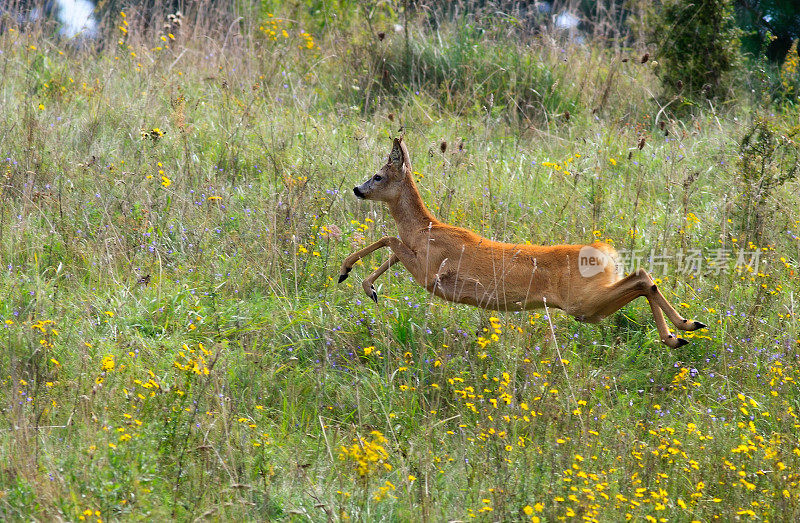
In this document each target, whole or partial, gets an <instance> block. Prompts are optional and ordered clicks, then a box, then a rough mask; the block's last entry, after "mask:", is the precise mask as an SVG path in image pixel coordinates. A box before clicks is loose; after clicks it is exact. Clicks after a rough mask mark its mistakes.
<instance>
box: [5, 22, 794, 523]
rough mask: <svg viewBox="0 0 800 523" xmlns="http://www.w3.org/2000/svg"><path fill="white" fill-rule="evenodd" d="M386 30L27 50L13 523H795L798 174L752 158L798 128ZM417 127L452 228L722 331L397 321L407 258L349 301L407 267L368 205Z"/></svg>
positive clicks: (11, 322)
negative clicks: (572, 265)
mask: <svg viewBox="0 0 800 523" xmlns="http://www.w3.org/2000/svg"><path fill="white" fill-rule="evenodd" d="M381 13H383V15H382V17H376V18H375V19H372V18H365V20H366V21H364V20H359V19H357V20H350V21H348V24H349V25H348V26H347V29H348V31H349V33H348V32H345V31H344V30H343V29H342V26H336V25H328V26H326V25H325V24H324V23H323V21H327V20H328V18H327V16H328V15H329V14H328V13H322V14H319V13H317V14H312V15H303V13H302V12H292V13H286V14H283V13H279V12H267V11H264V10H260V9H256V8H252V9H248V10H244V11H243V12H242V13H240V14H241V15H242V17H241V19H239V20H238V21H236V22H235V23H230V25H229V23H228V22H229V20H228V19H224V18H220V20H218V21H217V22H219V23H215V21H214V20H212V21H208V19H207V18H202V19H201V17H200V16H199V15H197V17H196V18H192V16H191V15H190V16H188V17H187V19H188V20H189V21H187V23H185V24H184V27H183V29H182V32H181V33H178V34H173V35H172V36H169V35H159V34H158V33H157V31H156V30H155V29H153V28H149V27H148V26H145V25H144V24H141V23H140V22H137V19H136V18H135V16H134V14H132V13H125V14H124V16H123V14H120V15H119V16H115V17H114V18H113V20H111V21H112V22H113V24H114V25H113V27H114V28H116V29H113V28H112V29H109V31H111V32H113V34H111V35H109V37H108V39H107V40H108V43H107V45H105V46H104V47H103V48H102V49H98V50H92V49H88V48H83V49H76V48H74V47H73V46H71V45H70V44H69V43H68V42H63V41H59V40H58V39H57V38H55V37H53V36H52V31H49V32H48V27H47V26H46V25H42V26H36V27H28V28H23V27H15V26H9V27H7V28H6V29H5V32H3V33H2V34H0V50H1V51H2V54H0V68H2V75H3V81H2V87H0V97H1V98H2V104H3V107H4V109H3V118H2V122H0V143H2V151H0V153H2V154H0V170H1V171H2V172H0V258H1V259H2V266H1V267H0V269H1V270H0V322H2V324H3V325H2V329H1V330H0V340H2V344H1V346H2V348H3V349H2V351H0V420H1V421H2V424H1V426H0V457H2V465H0V470H2V473H0V515H2V517H3V519H5V520H32V519H33V520H59V519H63V520H70V521H76V520H86V521H97V520H119V519H145V518H147V519H151V518H153V519H157V520H163V519H169V518H175V519H179V520H189V519H192V520H194V519H220V520H227V519H246V520H273V519H298V520H302V519H311V520H324V519H331V520H344V519H359V520H365V521H366V520H369V521H371V520H397V521H405V520H433V521H439V520H452V519H470V518H474V519H479V520H486V521H491V520H523V519H525V520H529V519H532V520H534V521H536V520H537V519H541V520H542V521H553V520H561V519H564V520H568V521H571V520H598V521H619V520H623V519H633V520H636V521H645V520H648V521H656V520H657V521H668V520H676V521H689V520H699V521H707V520H713V519H723V520H731V519H734V518H737V517H740V518H743V519H747V518H752V519H772V520H794V519H796V517H797V514H798V506H799V504H800V485H799V483H798V482H800V470H799V468H798V467H800V441H798V429H799V428H800V421H798V410H800V395H799V394H798V393H799V392H800V391H799V390H798V383H797V382H798V380H800V376H798V374H800V361H798V351H799V350H800V332H799V330H800V329H799V327H800V324H798V321H799V320H800V318H798V316H797V314H798V312H797V310H796V307H797V304H796V302H797V298H798V291H800V285H799V284H798V276H797V272H798V260H799V259H800V243H799V242H798V235H800V216H798V208H799V206H800V198H798V190H797V180H796V179H791V178H790V179H788V180H783V181H782V182H781V183H775V184H773V186H771V187H769V192H768V194H766V195H765V196H764V198H761V196H762V195H763V194H762V193H761V192H759V193H758V195H759V198H758V202H757V203H758V205H755V206H753V205H747V204H748V203H751V202H750V201H749V200H747V201H746V200H745V198H748V196H747V195H751V197H752V194H753V191H754V190H756V189H759V186H758V184H759V183H760V182H763V181H764V180H765V179H768V180H773V179H778V178H780V176H779V174H780V172H786V169H788V167H787V165H788V164H787V162H788V163H791V158H792V156H791V153H792V151H796V149H794V147H795V146H794V143H793V142H792V141H791V139H788V142H785V143H784V142H781V145H780V146H776V147H778V149H777V150H778V152H775V151H773V152H772V153H770V152H769V150H765V149H760V150H759V152H756V153H752V152H750V151H749V150H743V149H742V148H741V147H740V140H741V138H742V136H743V135H744V134H745V133H746V132H747V130H748V129H750V128H752V126H753V125H755V124H756V122H757V121H766V122H768V123H769V125H768V129H771V130H772V131H770V132H774V136H773V138H775V137H780V136H784V137H786V136H792V134H791V133H792V132H794V131H793V128H792V125H793V124H794V123H795V122H796V121H797V117H798V114H797V111H796V110H795V109H793V108H791V107H783V108H781V107H776V106H771V105H759V104H758V103H757V102H756V101H754V100H753V99H752V98H751V97H748V96H746V95H745V94H741V95H740V98H739V99H738V100H737V103H733V104H729V105H728V106H726V107H724V108H715V107H714V106H713V104H709V105H708V106H703V107H700V106H698V107H696V108H695V109H694V110H693V111H689V112H688V114H690V115H692V116H686V117H684V118H683V119H681V120H677V119H672V118H670V112H669V110H667V111H663V112H662V111H660V110H659V109H660V106H659V105H658V100H657V98H656V96H657V92H658V86H657V83H656V81H655V76H654V74H653V71H652V68H653V67H657V65H652V64H650V63H648V64H641V63H640V61H639V60H637V59H636V58H638V56H639V53H640V50H639V49H638V48H633V49H618V50H615V51H609V50H607V49H603V48H600V47H598V46H592V45H583V46H579V45H575V44H570V43H569V42H567V41H564V40H560V39H559V38H557V37H555V36H541V35H540V36H530V35H529V36H528V37H524V38H523V37H522V36H519V35H518V34H517V33H514V31H516V29H514V28H513V27H512V28H511V29H509V28H508V27H506V26H503V25H502V24H503V23H504V22H502V21H498V20H496V19H491V18H489V19H481V20H478V21H476V20H466V21H465V20H461V21H459V20H455V21H451V22H450V25H447V24H444V25H441V26H440V27H438V28H437V29H436V30H434V29H433V28H432V27H431V25H430V23H429V21H426V20H425V19H423V18H421V19H418V20H412V21H410V22H409V23H410V27H411V29H410V38H413V42H409V44H413V45H409V47H408V49H409V54H406V51H405V50H406V46H405V41H404V38H405V37H404V33H402V32H399V33H394V32H392V30H391V24H392V23H394V22H404V18H403V17H402V15H397V14H394V15H392V14H391V13H390V12H388V11H381ZM393 16H394V18H392V17H393ZM223 20H224V21H225V22H226V23H223ZM301 20H302V21H301ZM192 21H195V22H196V23H192ZM200 21H202V22H203V23H200ZM467 23H470V24H476V23H481V24H484V25H485V27H486V28H487V30H486V32H485V37H482V38H484V40H482V39H481V38H479V37H477V36H475V35H474V34H471V33H463V34H460V33H459V31H460V30H461V29H463V27H462V26H461V25H459V24H467ZM381 24H383V25H381ZM475 27H476V26H474V25H473V26H472V28H471V29H470V30H474V29H475ZM378 30H381V32H384V31H385V32H386V33H385V36H384V38H383V39H377V38H376V37H375V35H376V33H377V31H378ZM284 31H286V33H285V34H284V33H283V32H284ZM481 34H484V33H481ZM160 36H165V38H164V39H162V38H160ZM173 37H174V39H173ZM469 38H473V39H474V41H471V42H467V40H468V39H469ZM465 42H467V43H465ZM484 42H485V46H486V47H485V49H487V50H488V51H487V53H488V54H483V49H484V47H483V45H484ZM459 46H460V47H459ZM504 47H505V48H506V54H503V53H502V52H501V51H502V50H503V48H504ZM387 57H388V61H386V62H384V61H383V60H384V59H386V58H387ZM623 58H630V59H629V60H627V61H623V60H622V59H623ZM402 60H411V62H409V63H410V64H411V69H410V71H411V73H412V74H411V76H404V74H407V72H408V71H409V69H408V65H409V63H406V62H403V61H402ZM384 63H387V64H389V65H387V66H386V67H387V69H386V70H387V71H388V73H384V72H383V70H384V69H382V68H381V67H382V66H381V65H380V64H384ZM376 64H378V65H376ZM404 67H405V68H406V69H404ZM493 67H494V69H493ZM515 67H516V68H518V70H517V69H514V68H515ZM404 70H405V71H406V73H404V72H403V71H404ZM509 71H518V72H519V75H517V76H514V75H511V74H509ZM454 72H460V73H461V74H463V77H462V78H460V79H459V80H458V83H457V84H453V83H448V82H449V81H450V80H451V78H450V75H451V74H454ZM515 74H516V73H515ZM387 75H388V77H387ZM414 75H416V76H414ZM489 78H494V80H492V81H488V79H489ZM518 80H519V81H518ZM534 91H535V92H534ZM520 102H522V103H520ZM566 111H568V112H569V114H566ZM759 119H761V120H759ZM662 122H663V125H662ZM401 126H402V127H403V129H404V132H405V139H406V141H407V144H408V147H409V150H410V151H411V155H412V162H413V166H414V169H415V175H416V176H417V179H418V185H419V186H420V188H421V191H422V193H423V198H424V199H425V201H426V202H427V203H428V205H429V206H430V207H431V209H432V211H433V212H434V213H435V214H436V215H437V216H439V217H440V218H442V219H444V220H445V221H448V222H451V223H455V224H458V225H461V226H465V227H469V228H471V229H472V230H474V231H476V232H478V233H480V234H482V235H484V236H488V237H492V238H497V239H502V240H506V241H519V242H523V241H528V240H529V241H531V242H534V243H546V244H555V243H567V242H573V243H590V242H592V241H596V240H599V241H608V242H610V243H613V244H614V245H615V246H616V247H617V248H618V249H620V250H621V251H624V252H628V253H633V254H634V255H635V256H638V257H639V258H640V259H639V260H638V263H639V264H640V265H642V266H644V267H646V268H649V269H651V270H652V272H653V273H654V276H655V277H657V278H659V281H660V286H661V288H662V290H663V291H664V292H665V294H666V295H667V297H668V299H670V300H671V301H673V302H674V303H675V304H676V305H677V306H678V307H679V308H680V309H681V312H682V313H683V314H684V315H685V316H687V317H691V318H696V319H698V320H701V321H703V322H705V323H707V324H708V325H709V328H708V329H707V330H702V331H699V332H697V333H687V334H686V337H687V339H688V340H689V341H690V342H691V343H690V344H689V345H687V346H684V347H681V348H679V349H675V350H669V349H666V348H665V347H664V346H663V345H661V344H660V343H659V342H658V335H657V333H656V329H655V326H654V323H653V321H652V317H651V314H650V312H649V308H648V307H647V304H646V302H645V301H644V300H637V301H635V302H633V303H631V304H630V305H628V306H626V307H625V308H624V309H623V310H622V311H620V312H619V313H617V314H615V315H614V316H612V317H610V318H608V319H606V320H605V321H603V322H602V323H601V324H597V325H587V324H582V323H579V322H577V321H575V320H574V319H572V318H570V317H568V316H566V315H564V314H561V313H560V312H558V311H554V310H549V311H533V312H531V313H494V312H491V311H483V310H479V309H475V308H471V307H467V306H462V305H453V304H449V303H446V302H443V301H441V300H438V299H436V298H432V297H430V296H429V295H428V294H426V293H425V292H424V291H423V290H422V289H421V288H420V287H418V286H417V285H416V284H414V283H413V282H412V281H411V280H410V276H409V274H408V273H407V272H406V271H404V270H403V269H402V268H400V267H399V266H396V267H395V268H393V270H391V271H389V272H387V274H386V275H384V276H383V277H382V278H381V279H380V280H378V284H377V285H376V287H377V291H378V296H379V304H378V305H377V306H376V305H375V304H373V303H372V301H370V300H369V299H367V297H366V296H364V295H363V292H362V290H361V288H360V285H359V284H358V283H359V280H360V278H362V277H364V276H366V275H367V274H368V272H369V271H370V270H372V269H374V268H377V266H378V265H379V264H380V263H381V262H382V261H383V260H384V259H385V258H386V257H387V256H388V253H379V254H375V255H373V256H371V257H369V258H368V259H365V260H364V263H363V264H362V263H359V264H358V265H356V267H355V268H354V270H353V273H352V275H351V278H350V279H349V280H347V281H346V282H345V283H343V284H341V285H338V286H337V285H336V277H337V275H338V270H339V265H340V263H341V261H342V259H343V258H344V257H345V256H346V255H347V254H349V253H350V252H352V251H353V250H355V249H356V248H358V247H359V246H362V245H365V244H366V243H368V242H370V241H374V240H375V239H377V238H379V237H381V236H383V235H387V234H388V235H394V234H395V232H394V231H395V226H394V223H393V222H392V221H391V218H390V216H389V215H388V213H387V212H386V209H385V208H383V207H382V206H381V205H379V204H376V203H373V202H362V201H359V200H357V199H356V198H355V197H354V196H353V195H352V192H351V190H350V189H351V187H352V186H353V185H355V184H357V183H361V182H362V181H363V180H365V179H366V178H367V177H368V176H369V175H371V174H372V173H373V172H374V171H375V170H376V169H377V168H378V167H379V166H380V165H381V164H382V162H383V161H385V156H386V154H387V153H388V151H389V147H390V144H391V138H392V137H393V136H395V135H397V133H398V130H399V128H400V127H401ZM642 138H644V139H645V141H644V144H643V146H642V147H639V144H640V141H641V139H642ZM775 139H776V140H777V139H778V138H775ZM765 151H766V152H765ZM747 154H754V155H755V156H753V157H748V158H749V160H750V161H747V162H743V161H742V157H744V156H745V155H747ZM795 157H796V156H795ZM754 158H755V159H756V160H758V161H753V160H754ZM756 164H757V165H759V166H760V168H761V169H762V171H759V172H755V173H754V172H751V171H747V172H746V173H743V172H742V169H745V168H746V169H751V170H752V169H755V168H754V167H752V166H753V165H756ZM743 166H745V167H743ZM746 166H749V167H746ZM776 173H777V174H776ZM744 175H746V176H744ZM765 176H766V177H768V178H765ZM745 180H751V182H747V183H749V184H750V185H747V184H746V182H745ZM753 184H755V186H756V187H755V189H754V185H753ZM762 185H763V184H762ZM742 209H746V210H747V215H743V214H742ZM753 213H759V220H760V223H763V227H761V230H759V231H758V233H757V234H755V233H754V231H753V230H751V229H748V228H747V224H749V223H752V218H753ZM748 220H749V221H748ZM679 253H682V254H683V258H680V257H679V256H678V254H679ZM756 262H757V265H756ZM687 267H688V269H687ZM695 268H697V269H698V270H694V269H695ZM689 269H691V270H689ZM551 326H552V327H551ZM551 329H552V333H553V334H554V335H555V338H556V340H557V342H558V343H557V344H555V345H554V344H548V343H546V341H545V340H546V339H547V337H548V336H549V335H550V333H551Z"/></svg>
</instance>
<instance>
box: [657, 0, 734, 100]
mask: <svg viewBox="0 0 800 523" xmlns="http://www.w3.org/2000/svg"><path fill="white" fill-rule="evenodd" d="M650 26H651V31H652V33H651V34H652V39H653V41H654V42H655V43H656V45H657V46H658V48H657V56H656V58H657V60H658V61H659V62H660V67H659V68H658V76H659V78H660V80H661V82H662V85H663V87H664V90H665V94H666V95H668V96H674V95H683V96H684V97H686V98H689V99H693V98H694V99H697V98H701V97H708V98H724V97H726V95H727V94H728V93H729V91H730V85H731V79H732V75H730V74H729V73H731V72H732V71H733V70H734V69H735V68H736V66H737V65H738V63H739V61H740V54H739V36H740V31H739V29H737V27H736V22H735V19H734V16H733V8H732V1H731V0H700V1H698V2H693V1H689V0H664V2H663V4H662V6H661V9H660V10H658V13H657V17H651V20H650Z"/></svg>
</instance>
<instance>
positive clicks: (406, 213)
mask: <svg viewBox="0 0 800 523" xmlns="http://www.w3.org/2000/svg"><path fill="white" fill-rule="evenodd" d="M389 212H390V213H392V218H394V221H395V222H396V223H397V232H398V233H399V234H400V239H401V240H403V241H404V242H406V240H407V239H410V237H411V236H412V235H414V234H415V233H416V232H418V231H419V230H420V229H426V228H428V226H429V225H430V224H431V223H434V224H435V223H438V220H437V219H436V218H435V217H434V216H433V214H431V212H430V211H429V210H428V208H427V207H425V202H423V201H422V197H421V196H420V195H419V191H418V190H417V188H416V186H415V185H414V183H413V181H412V182H411V187H410V190H408V191H404V192H403V194H402V196H400V198H398V199H397V200H395V201H393V202H389Z"/></svg>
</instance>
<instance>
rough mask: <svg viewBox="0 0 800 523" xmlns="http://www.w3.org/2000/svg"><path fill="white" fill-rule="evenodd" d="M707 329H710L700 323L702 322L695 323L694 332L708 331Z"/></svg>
mask: <svg viewBox="0 0 800 523" xmlns="http://www.w3.org/2000/svg"><path fill="white" fill-rule="evenodd" d="M707 328H708V325H706V324H705V323H703V322H700V321H695V322H694V330H699V329H707Z"/></svg>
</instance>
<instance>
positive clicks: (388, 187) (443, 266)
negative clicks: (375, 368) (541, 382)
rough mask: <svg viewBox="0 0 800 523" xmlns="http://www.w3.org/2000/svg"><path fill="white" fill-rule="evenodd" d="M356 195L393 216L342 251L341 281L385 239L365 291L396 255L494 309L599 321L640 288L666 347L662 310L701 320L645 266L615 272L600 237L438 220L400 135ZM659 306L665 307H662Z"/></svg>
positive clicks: (688, 324) (428, 284)
mask: <svg viewBox="0 0 800 523" xmlns="http://www.w3.org/2000/svg"><path fill="white" fill-rule="evenodd" d="M353 191H354V192H355V194H356V196H358V197H360V198H365V199H369V200H378V201H384V202H386V203H387V204H388V206H389V212H391V214H392V217H393V218H394V220H395V222H396V223H397V231H398V234H399V236H400V238H399V239H398V238H396V237H391V236H386V237H384V238H381V239H380V240H378V241H377V242H375V243H373V244H372V245H370V246H368V247H366V248H364V249H362V250H360V251H358V252H355V253H353V254H351V255H350V256H348V257H347V258H346V259H345V260H344V262H343V263H342V268H341V271H340V276H339V281H340V282H341V281H343V280H344V279H345V278H346V277H347V275H348V274H349V272H350V270H351V269H352V267H353V264H354V263H355V262H356V261H358V260H359V259H361V258H363V257H364V256H366V255H367V254H369V253H371V252H373V251H375V250H377V249H380V248H382V247H389V248H390V249H391V250H392V255H391V257H390V258H389V259H388V260H386V262H384V263H383V264H382V265H381V266H380V268H378V270H376V271H375V272H374V273H372V274H371V275H369V276H368V277H367V278H366V279H365V280H364V283H363V288H364V292H366V293H367V296H369V297H370V298H372V299H373V300H375V301H376V302H377V301H378V297H377V294H376V292H375V288H374V286H373V283H374V282H375V280H376V279H377V278H378V277H379V276H380V275H381V274H383V273H384V272H386V270H387V269H388V268H389V267H391V266H392V265H394V264H395V263H397V262H398V261H399V262H401V263H402V264H403V265H404V266H405V267H406V269H408V271H409V272H410V273H411V275H412V276H413V277H414V279H415V280H416V281H417V282H418V283H419V284H420V285H422V286H423V287H424V288H425V289H427V290H428V291H429V292H432V293H434V294H435V295H436V296H439V297H441V298H444V299H445V300H448V301H452V302H456V303H465V304H468V305H475V306H478V307H483V308H485V309H493V310H526V309H534V308H539V307H543V306H544V305H545V302H546V304H547V305H548V306H551V307H557V308H559V309H562V310H564V311H565V312H567V313H568V314H571V315H572V316H575V317H576V318H577V319H578V320H580V321H587V322H597V321H600V320H601V319H603V318H604V317H606V316H608V315H609V314H611V313H613V312H615V311H617V310H618V309H619V308H620V307H622V306H623V305H625V304H627V303H628V302H630V301H632V300H634V299H636V298H638V297H640V296H644V297H645V298H647V300H648V302H649V303H650V308H651V310H652V312H653V316H654V318H655V321H656V327H657V328H658V332H659V336H660V337H661V341H662V342H664V343H665V344H667V345H668V346H670V347H678V346H681V345H683V344H685V343H686V341H685V340H683V339H679V338H676V337H675V336H673V335H672V334H670V332H669V328H668V327H667V324H666V321H665V320H664V314H663V313H666V315H667V317H668V318H669V319H670V321H672V323H673V324H675V326H676V327H677V328H678V329H681V330H696V329H700V328H704V327H705V325H704V324H702V323H700V322H697V321H689V320H686V319H685V318H683V317H682V316H681V315H680V314H678V312H677V311H676V310H675V308H674V307H672V305H670V304H669V302H667V300H666V298H664V296H663V295H662V294H661V292H660V291H659V290H658V288H657V287H656V285H655V283H654V282H653V279H652V278H651V277H650V275H649V274H647V272H646V271H644V270H643V269H639V270H638V271H636V272H634V273H633V274H631V275H629V276H627V277H625V278H621V276H620V275H619V273H618V272H617V268H616V265H615V262H614V260H615V259H616V256H617V253H616V251H615V250H614V249H613V248H612V247H611V246H609V245H608V244H604V243H595V244H592V245H591V246H586V245H553V246H543V245H526V244H512V243H501V242H496V241H493V240H489V239H487V238H482V237H480V236H478V235H477V234H475V233H474V232H472V231H469V230H467V229H463V228H461V227H455V226H452V225H448V224H446V223H443V222H440V221H439V220H437V219H436V218H435V217H434V216H433V215H432V214H431V213H430V211H428V209H427V207H425V204H424V203H423V201H422V198H421V197H420V194H419V191H418V190H417V187H416V184H415V183H414V179H413V177H412V169H411V161H410V158H409V155H408V150H407V149H406V146H405V143H403V141H402V139H400V138H398V139H395V140H394V144H393V147H392V151H391V153H390V154H389V159H388V161H387V163H386V165H384V166H383V167H382V168H381V169H380V170H379V171H378V172H377V173H376V174H375V175H374V176H373V177H372V178H370V179H369V180H367V181H366V182H364V183H363V184H362V185H360V186H358V187H355V188H354V189H353ZM587 253H588V254H589V255H595V258H596V261H597V262H598V263H599V264H600V265H598V266H597V269H595V270H591V269H592V267H591V266H589V272H588V273H582V270H581V269H582V267H583V269H584V271H586V270H587V269H586V268H587V265H586V264H583V265H581V264H580V261H579V258H580V257H581V256H584V258H583V260H584V261H586V260H588V259H589V258H590V257H591V256H590V257H589V258H587V257H586V255H587ZM662 311H663V313H662Z"/></svg>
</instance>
